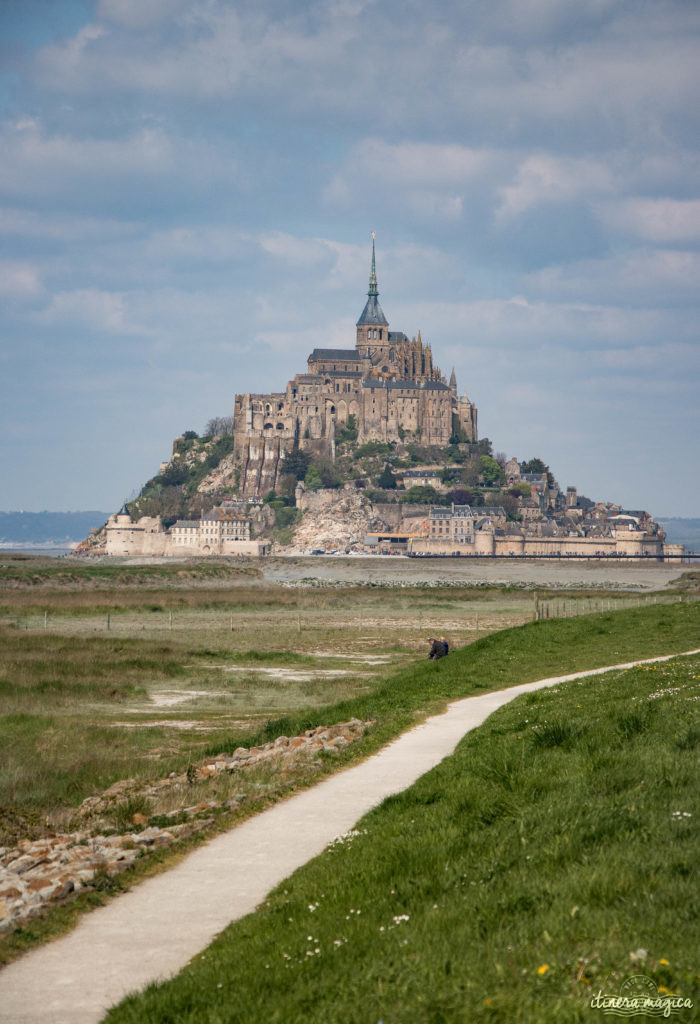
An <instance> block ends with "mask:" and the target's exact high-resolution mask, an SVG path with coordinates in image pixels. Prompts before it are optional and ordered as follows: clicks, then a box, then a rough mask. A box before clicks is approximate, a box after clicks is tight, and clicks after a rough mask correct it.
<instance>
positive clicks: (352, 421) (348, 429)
mask: <svg viewBox="0 0 700 1024" xmlns="http://www.w3.org/2000/svg"><path fill="white" fill-rule="evenodd" d="M335 440H336V444H344V442H346V441H357V420H356V418H355V414H354V413H352V412H351V413H350V415H349V416H348V421H347V423H346V424H345V425H344V426H342V427H338V428H337V429H336V432H335Z"/></svg>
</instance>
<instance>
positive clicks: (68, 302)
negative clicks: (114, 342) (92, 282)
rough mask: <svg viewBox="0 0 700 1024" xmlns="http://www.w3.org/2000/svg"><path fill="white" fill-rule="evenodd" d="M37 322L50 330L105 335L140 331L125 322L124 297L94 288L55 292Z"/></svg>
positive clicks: (38, 316)
mask: <svg viewBox="0 0 700 1024" xmlns="http://www.w3.org/2000/svg"><path fill="white" fill-rule="evenodd" d="M37 320H38V321H39V322H40V323H42V324H44V325H46V326H49V327H51V326H58V325H67V326H72V327H79V328H82V329H84V328H89V329H90V330H97V331H104V332H106V333H108V334H131V333H141V329H140V328H136V327H134V326H130V325H129V323H128V322H127V317H126V306H125V300H124V296H123V295H119V294H116V293H114V292H102V291H98V290H96V289H94V288H79V289H76V290H75V291H69V292H58V293H57V294H56V295H54V296H53V297H52V299H51V301H50V302H49V304H48V306H47V307H46V309H44V310H43V311H42V312H41V313H39V314H38V315H37Z"/></svg>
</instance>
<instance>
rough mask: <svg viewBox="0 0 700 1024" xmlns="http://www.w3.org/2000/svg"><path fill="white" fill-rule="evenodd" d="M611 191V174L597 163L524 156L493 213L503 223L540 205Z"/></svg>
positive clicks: (548, 156)
mask: <svg viewBox="0 0 700 1024" xmlns="http://www.w3.org/2000/svg"><path fill="white" fill-rule="evenodd" d="M612 188H613V182H612V175H611V173H610V171H609V169H608V168H607V167H605V166H604V165H603V164H602V163H601V162H600V161H597V160H579V159H561V158H556V157H553V156H551V155H549V154H547V153H537V154H533V155H532V156H529V157H527V159H526V160H525V161H524V162H523V163H522V164H521V165H520V167H519V168H518V170H517V173H516V176H515V181H514V182H513V184H511V185H507V186H506V187H504V188H502V189H501V190H500V191H501V202H500V205H499V207H498V209H497V211H496V219H497V220H498V221H506V220H509V219H511V218H514V217H518V216H519V215H520V214H522V213H524V212H525V211H526V210H529V209H530V208H531V207H533V206H539V205H540V204H542V203H562V202H570V201H571V200H573V199H578V198H579V197H585V198H587V199H590V198H592V197H594V196H596V195H600V193H601V192H602V193H604V192H610V191H611V190H612Z"/></svg>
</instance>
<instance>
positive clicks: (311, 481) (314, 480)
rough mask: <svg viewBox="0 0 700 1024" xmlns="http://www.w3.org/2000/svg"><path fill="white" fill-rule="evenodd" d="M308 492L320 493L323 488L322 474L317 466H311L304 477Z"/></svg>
mask: <svg viewBox="0 0 700 1024" xmlns="http://www.w3.org/2000/svg"><path fill="white" fill-rule="evenodd" d="M304 483H305V484H306V489H307V491H319V490H320V489H321V487H322V486H323V480H322V479H321V473H320V471H319V469H318V467H317V466H309V468H308V469H307V471H306V476H305V477H304Z"/></svg>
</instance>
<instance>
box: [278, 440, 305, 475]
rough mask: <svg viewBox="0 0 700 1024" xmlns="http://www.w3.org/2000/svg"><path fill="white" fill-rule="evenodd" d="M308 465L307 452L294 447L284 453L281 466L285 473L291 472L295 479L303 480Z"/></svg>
mask: <svg viewBox="0 0 700 1024" xmlns="http://www.w3.org/2000/svg"><path fill="white" fill-rule="evenodd" d="M310 465H311V456H310V455H309V453H308V452H303V451H302V450H301V449H300V448H296V447H295V448H292V450H291V452H287V454H286V455H285V457H284V462H283V463H282V468H283V469H284V472H285V473H292V474H293V475H294V477H295V478H296V479H297V480H303V479H304V477H305V476H306V472H307V470H308V468H309V466H310Z"/></svg>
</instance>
